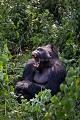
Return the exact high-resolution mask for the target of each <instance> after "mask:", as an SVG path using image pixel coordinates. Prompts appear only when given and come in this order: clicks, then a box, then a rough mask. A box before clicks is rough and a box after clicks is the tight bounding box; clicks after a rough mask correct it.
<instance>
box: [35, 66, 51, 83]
mask: <svg viewBox="0 0 80 120" xmlns="http://www.w3.org/2000/svg"><path fill="white" fill-rule="evenodd" d="M49 75H50V68H49V69H47V70H46V71H43V72H42V73H40V72H39V71H36V73H35V75H34V81H35V82H36V83H39V84H46V83H47V82H48V79H49Z"/></svg>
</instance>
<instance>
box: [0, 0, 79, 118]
mask: <svg viewBox="0 0 80 120" xmlns="http://www.w3.org/2000/svg"><path fill="white" fill-rule="evenodd" d="M49 43H51V44H54V45H56V46H57V47H58V49H59V56H60V59H61V60H62V61H63V63H64V64H65V66H66V68H67V71H68V72H67V77H66V81H65V83H63V84H61V86H60V88H61V92H59V93H58V94H57V95H55V96H53V97H51V94H50V90H45V91H43V92H42V91H41V92H40V93H39V94H38V95H35V98H33V99H32V100H30V101H27V100H24V99H23V100H22V104H19V103H18V102H17V101H16V100H15V94H14V87H15V84H16V82H17V81H18V79H19V78H20V77H21V75H22V72H23V67H24V63H25V62H26V61H27V60H28V59H31V51H33V50H34V49H36V48H37V47H38V46H41V45H47V44H49ZM48 101H51V103H49V104H46V105H45V102H48ZM0 120H80V0H0Z"/></svg>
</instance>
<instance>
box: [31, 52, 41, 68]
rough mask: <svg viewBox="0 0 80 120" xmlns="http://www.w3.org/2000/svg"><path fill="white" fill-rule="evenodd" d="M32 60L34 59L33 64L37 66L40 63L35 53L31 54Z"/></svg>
mask: <svg viewBox="0 0 80 120" xmlns="http://www.w3.org/2000/svg"><path fill="white" fill-rule="evenodd" d="M32 56H33V58H34V60H35V63H34V64H33V65H34V66H35V67H37V68H38V67H39V64H40V59H39V58H38V56H37V55H36V54H34V55H32Z"/></svg>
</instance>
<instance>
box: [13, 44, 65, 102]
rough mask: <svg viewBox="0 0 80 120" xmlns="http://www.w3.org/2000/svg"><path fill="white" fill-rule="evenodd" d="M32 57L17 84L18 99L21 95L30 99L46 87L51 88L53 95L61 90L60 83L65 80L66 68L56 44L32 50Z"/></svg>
mask: <svg viewBox="0 0 80 120" xmlns="http://www.w3.org/2000/svg"><path fill="white" fill-rule="evenodd" d="M32 57H33V59H31V60H29V61H28V62H27V63H26V65H25V68H24V71H23V75H22V78H21V79H20V80H19V81H18V82H17V84H16V86H15V92H16V95H17V96H18V97H17V100H18V101H20V96H21V95H22V96H24V98H25V99H27V100H30V99H32V98H33V97H35V94H38V93H39V92H40V91H41V90H45V89H50V90H51V94H52V96H53V95H55V94H56V93H57V92H59V91H60V84H61V83H62V82H63V81H65V77H66V69H65V67H64V65H63V63H62V62H61V61H60V60H59V56H58V50H57V48H56V47H55V46H54V45H51V44H48V45H46V46H42V47H38V48H37V49H36V50H34V51H33V52H32Z"/></svg>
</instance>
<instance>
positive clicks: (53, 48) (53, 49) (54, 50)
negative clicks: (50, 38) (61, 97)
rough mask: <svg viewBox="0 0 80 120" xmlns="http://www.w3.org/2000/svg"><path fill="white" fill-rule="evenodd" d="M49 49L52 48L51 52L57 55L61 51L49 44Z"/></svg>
mask: <svg viewBox="0 0 80 120" xmlns="http://www.w3.org/2000/svg"><path fill="white" fill-rule="evenodd" d="M47 47H48V48H51V50H52V51H53V52H57V53H58V52H59V49H58V48H57V47H56V46H55V45H52V44H48V45H47Z"/></svg>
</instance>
